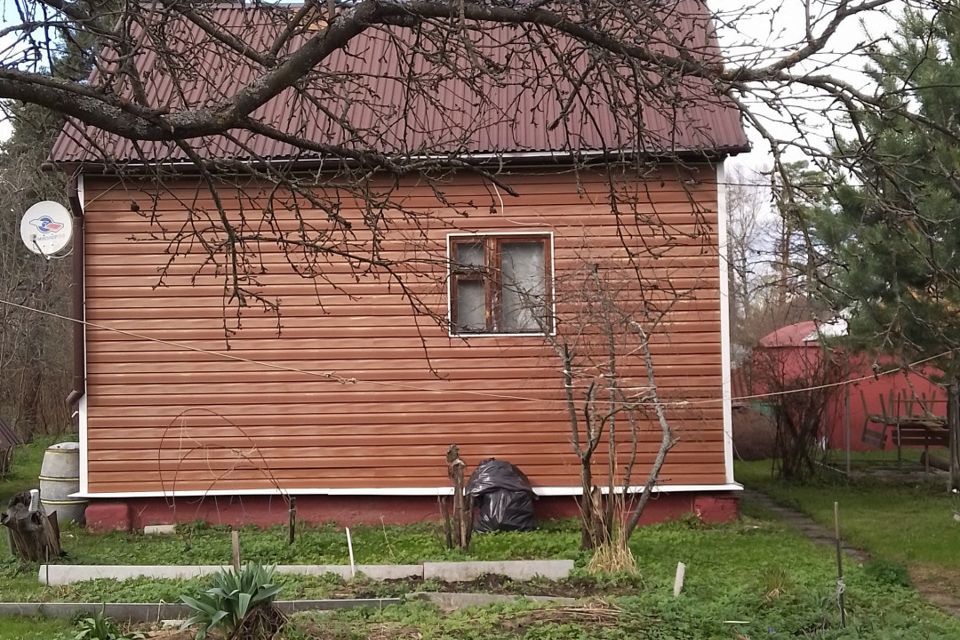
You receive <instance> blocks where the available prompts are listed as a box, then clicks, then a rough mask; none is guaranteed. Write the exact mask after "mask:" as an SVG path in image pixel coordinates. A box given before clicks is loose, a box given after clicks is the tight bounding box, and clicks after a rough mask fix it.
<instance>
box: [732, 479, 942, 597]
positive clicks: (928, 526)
mask: <svg viewBox="0 0 960 640" xmlns="http://www.w3.org/2000/svg"><path fill="white" fill-rule="evenodd" d="M736 477H737V480H738V481H740V482H742V483H744V485H745V486H747V487H751V488H755V489H759V490H761V491H763V492H765V493H767V494H768V495H770V496H771V497H773V498H774V499H775V500H777V501H778V502H780V503H782V504H785V505H788V506H792V507H795V508H797V509H799V510H800V511H803V512H805V513H807V514H809V515H810V516H811V517H812V518H813V519H814V520H816V521H818V522H820V523H821V524H823V525H825V526H829V527H832V526H833V503H834V501H836V502H838V503H839V506H840V523H841V530H842V533H843V536H844V538H846V539H847V540H848V541H849V542H850V543H852V544H853V545H855V546H858V547H860V548H863V549H864V550H866V551H867V552H868V553H870V555H871V556H873V557H874V558H877V559H878V560H880V561H882V562H884V563H888V564H890V563H892V564H900V565H904V566H906V567H909V568H910V570H911V574H912V575H914V577H916V578H918V579H919V580H922V581H924V582H934V583H937V584H939V585H940V586H942V587H943V588H944V589H945V590H948V591H952V592H953V593H955V594H956V595H960V553H958V552H957V543H958V540H960V522H957V521H956V520H954V518H953V513H954V511H955V510H958V509H960V503H958V502H957V500H956V498H954V497H951V496H950V495H949V494H948V493H947V492H946V489H945V488H944V486H942V485H941V484H940V483H938V482H928V481H924V480H922V479H921V480H920V481H918V482H914V483H902V482H890V481H881V480H866V479H859V480H857V481H848V480H847V479H846V478H844V477H843V476H840V475H831V474H828V473H827V474H821V475H820V476H819V477H817V478H814V479H813V480H812V481H810V482H808V483H805V484H786V483H782V482H779V481H777V480H775V479H773V478H771V476H770V464H769V461H757V462H738V463H737V467H736Z"/></svg>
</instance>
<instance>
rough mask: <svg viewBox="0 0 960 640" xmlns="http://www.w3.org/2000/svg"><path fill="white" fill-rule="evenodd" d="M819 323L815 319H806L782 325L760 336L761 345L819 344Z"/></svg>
mask: <svg viewBox="0 0 960 640" xmlns="http://www.w3.org/2000/svg"><path fill="white" fill-rule="evenodd" d="M816 334H817V323H816V322H814V321H813V320H804V321H803V322H797V323H796V324H790V325H787V326H785V327H780V328H779V329H777V330H776V331H773V332H771V333H768V334H767V335H765V336H764V337H762V338H760V346H761V347H805V346H808V345H816V344H818V340H817V338H816V337H813V338H812V339H811V337H812V336H816Z"/></svg>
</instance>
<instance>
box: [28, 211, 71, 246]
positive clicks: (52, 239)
mask: <svg viewBox="0 0 960 640" xmlns="http://www.w3.org/2000/svg"><path fill="white" fill-rule="evenodd" d="M72 237H73V218H72V217H71V216H70V212H69V211H67V208H66V207H64V206H63V205H62V204H60V203H59V202H53V201H52V200H44V201H43V202H38V203H37V204H35V205H33V206H32V207H30V208H29V209H27V212H26V213H25V214H23V218H21V220H20V239H21V240H23V244H24V245H26V247H27V249H30V251H33V252H34V253H39V254H40V255H42V256H52V255H55V254H57V253H58V252H60V251H63V249H64V248H65V247H66V246H67V245H68V244H70V238H72Z"/></svg>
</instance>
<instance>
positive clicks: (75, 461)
mask: <svg viewBox="0 0 960 640" xmlns="http://www.w3.org/2000/svg"><path fill="white" fill-rule="evenodd" d="M78 491H80V443H79V442H61V443H59V444H55V445H52V446H50V447H47V450H46V451H45V452H44V454H43V464H41V465H40V502H41V504H43V508H44V509H46V511H47V513H48V514H49V513H53V512H54V511H56V512H57V520H58V521H59V522H65V521H68V520H69V521H70V522H82V521H83V510H84V509H85V508H86V506H87V501H86V500H83V499H79V498H71V497H70V494H72V493H77V492H78Z"/></svg>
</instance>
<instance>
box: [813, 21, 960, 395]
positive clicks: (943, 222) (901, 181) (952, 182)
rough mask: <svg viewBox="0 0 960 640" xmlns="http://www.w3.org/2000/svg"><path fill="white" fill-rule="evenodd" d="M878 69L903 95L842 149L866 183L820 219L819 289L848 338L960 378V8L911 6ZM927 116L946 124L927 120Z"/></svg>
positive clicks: (849, 189)
mask: <svg viewBox="0 0 960 640" xmlns="http://www.w3.org/2000/svg"><path fill="white" fill-rule="evenodd" d="M872 59H873V67H872V68H871V69H870V71H869V73H870V74H871V75H872V76H873V78H874V79H875V80H876V81H877V82H878V83H880V84H882V85H884V86H885V87H886V88H887V89H891V90H894V89H897V90H898V92H897V94H898V95H899V96H901V98H900V102H899V103H898V104H895V105H890V106H891V107H894V108H892V109H890V110H889V111H887V113H886V114H885V115H883V116H882V117H876V118H871V119H869V120H868V121H867V123H866V127H865V129H864V130H863V134H864V135H863V137H862V138H860V139H859V140H858V141H857V142H855V143H850V144H848V145H846V146H844V147H843V148H840V149H838V150H837V153H838V154H840V155H842V156H845V157H847V158H856V159H857V162H858V163H859V172H858V174H859V176H860V178H861V179H860V180H859V181H857V182H856V183H853V182H852V181H849V180H847V181H846V182H844V181H841V182H839V183H838V186H836V188H835V196H836V199H837V204H838V206H836V207H834V208H833V210H826V211H819V212H817V213H816V214H815V215H813V216H812V217H811V220H810V222H811V223H812V229H811V231H812V232H813V241H814V245H815V248H816V250H817V252H818V253H819V254H820V255H819V259H820V260H822V261H823V262H824V263H825V264H826V265H829V270H828V274H829V277H826V278H822V279H821V281H820V287H819V291H820V293H821V294H822V295H823V296H824V297H826V298H827V299H828V300H829V301H830V302H831V303H832V306H833V308H835V309H837V310H846V311H847V313H848V314H849V331H848V332H849V342H850V343H852V346H853V347H855V348H857V349H861V350H864V351H867V352H874V353H886V354H893V355H895V356H897V357H899V358H900V359H901V360H902V361H903V362H904V363H906V362H912V361H917V360H920V359H924V358H930V357H933V356H938V355H940V354H947V355H944V356H943V357H940V358H938V359H937V360H936V364H937V365H939V366H940V367H941V368H942V369H943V371H944V373H945V374H946V376H947V377H948V378H949V379H956V378H957V377H958V376H960V357H958V356H957V354H956V353H955V352H952V350H955V349H957V348H958V347H960V8H958V6H957V4H956V3H951V4H950V5H949V7H948V8H944V9H943V10H942V11H941V12H940V13H939V14H938V15H936V16H934V17H932V18H931V17H930V16H928V15H923V14H920V13H916V12H908V13H906V14H905V15H904V16H903V17H902V19H901V21H900V24H899V29H898V32H897V34H896V35H895V36H894V38H893V42H892V49H891V50H890V51H888V52H886V53H875V54H874V55H873V56H872ZM903 110H907V111H909V112H910V113H912V114H919V115H922V116H923V117H924V118H926V119H928V120H929V121H932V122H934V123H936V125H937V129H939V130H937V129H934V128H931V127H930V126H927V125H924V124H921V123H918V122H917V121H916V119H914V118H912V117H910V115H907V114H904V113H903V112H902V111H903Z"/></svg>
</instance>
